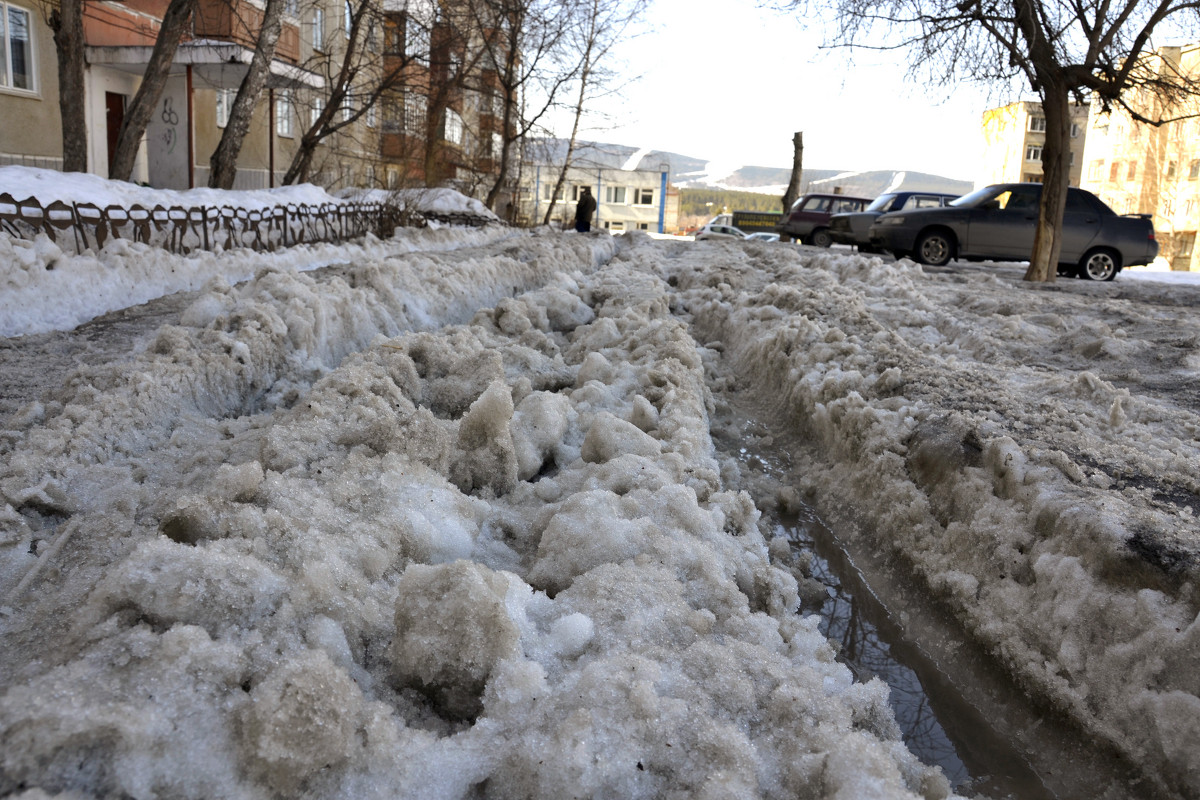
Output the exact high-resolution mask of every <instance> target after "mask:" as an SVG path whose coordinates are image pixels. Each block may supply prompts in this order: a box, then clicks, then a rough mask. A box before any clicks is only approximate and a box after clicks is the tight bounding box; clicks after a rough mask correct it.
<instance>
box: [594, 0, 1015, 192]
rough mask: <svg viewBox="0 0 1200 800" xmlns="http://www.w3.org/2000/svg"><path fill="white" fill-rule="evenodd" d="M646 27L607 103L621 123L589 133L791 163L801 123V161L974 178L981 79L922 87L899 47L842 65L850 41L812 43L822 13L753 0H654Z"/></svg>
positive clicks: (729, 157)
mask: <svg viewBox="0 0 1200 800" xmlns="http://www.w3.org/2000/svg"><path fill="white" fill-rule="evenodd" d="M645 30H646V31H647V32H646V33H644V34H643V35H642V36H640V37H638V38H636V39H635V40H633V41H632V42H630V43H629V44H627V45H626V46H625V48H624V49H623V53H622V55H623V56H624V57H625V58H626V59H627V61H628V64H629V70H630V72H632V73H637V72H639V71H641V72H643V77H642V78H641V80H640V81H638V82H636V83H634V84H632V85H630V86H629V87H627V88H626V89H625V90H624V91H622V92H621V93H620V99H619V102H618V103H614V104H613V105H612V108H613V113H614V116H616V117H617V118H618V119H617V120H616V121H619V122H620V123H621V124H620V125H619V126H618V127H616V128H615V129H612V130H595V131H592V132H590V133H589V134H587V136H588V138H594V139H596V140H599V141H607V142H614V143H617V144H625V145H631V146H635V147H648V148H653V149H656V150H666V151H670V152H675V153H679V154H681V155H687V156H694V157H696V158H703V159H706V160H709V161H717V162H720V163H722V164H726V163H729V164H731V165H733V167H734V168H736V167H737V166H742V165H754V166H774V167H790V166H791V164H792V134H793V133H794V132H795V131H803V132H804V163H805V166H807V167H809V168H813V169H838V170H872V169H896V170H911V171H918V172H928V173H933V174H937V175H942V176H945V177H949V178H956V179H962V180H974V179H975V178H976V173H977V169H976V163H977V161H978V159H979V155H980V150H981V144H982V140H981V138H980V132H979V122H980V118H981V116H982V114H983V111H984V110H985V109H986V108H987V107H988V105H989V100H988V98H987V94H986V93H985V92H984V91H983V90H982V89H981V88H980V87H977V86H974V85H969V84H963V85H960V86H958V87H955V88H951V89H946V88H934V89H930V90H928V91H927V90H926V89H925V88H924V87H922V86H919V85H917V84H915V83H914V82H913V81H911V80H910V79H908V78H907V77H906V75H905V73H906V62H905V60H904V55H903V54H879V53H870V52H866V51H856V52H855V53H854V55H853V58H854V63H853V64H852V65H848V64H847V61H848V59H849V58H850V56H851V54H850V53H849V52H847V51H846V50H822V49H820V47H819V46H820V44H821V42H822V39H823V33H822V30H821V25H820V23H819V22H815V21H807V22H806V21H805V20H803V19H801V18H800V17H798V16H790V17H789V16H779V15H777V14H775V13H773V12H770V11H765V10H762V9H759V8H757V7H756V4H755V2H754V0H721V2H714V1H713V0H653V2H652V6H651V8H650V10H649V13H648V15H647V18H646V25H645ZM991 104H998V103H995V102H992V103H991Z"/></svg>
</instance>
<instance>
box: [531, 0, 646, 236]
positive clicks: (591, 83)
mask: <svg viewBox="0 0 1200 800" xmlns="http://www.w3.org/2000/svg"><path fill="white" fill-rule="evenodd" d="M646 5H647V0H586V1H585V2H584V3H583V4H582V5H581V7H580V9H579V11H578V13H577V15H576V19H575V20H574V24H573V25H572V26H571V27H570V28H569V29H568V34H567V40H566V41H567V43H568V47H569V48H570V49H573V50H576V51H578V52H579V62H578V65H577V66H576V70H577V72H578V76H579V77H578V81H579V87H578V92H577V93H576V95H575V103H574V105H573V107H572V109H571V134H570V136H568V137H567V154H566V157H565V158H564V159H563V164H562V169H560V170H559V172H558V177H557V179H556V180H555V183H554V191H553V192H551V194H550V203H549V205H547V207H546V215H545V218H544V219H543V220H542V224H543V225H549V224H550V217H551V215H552V214H553V213H554V203H555V199H556V198H557V197H558V196H559V193H560V192H561V191H562V188H563V184H564V183H565V182H566V179H567V170H569V169H570V168H571V162H572V156H573V155H574V153H575V147H576V143H577V141H578V138H579V127H580V124H581V122H582V120H583V115H584V110H585V108H586V106H587V104H588V101H589V100H591V99H594V97H593V96H594V95H595V94H597V89H598V88H603V87H604V86H605V85H607V84H608V82H609V81H610V80H611V79H612V73H611V72H609V71H607V70H605V69H604V66H603V64H604V60H605V58H606V56H608V55H609V54H610V53H611V52H612V49H613V47H614V46H615V45H616V44H617V43H618V42H619V41H621V39H622V38H623V37H624V36H625V33H626V31H627V30H628V29H629V27H630V25H632V24H633V23H634V22H635V21H636V20H637V19H638V17H640V16H641V14H642V12H643V11H644V10H645V8H646ZM597 200H599V198H597Z"/></svg>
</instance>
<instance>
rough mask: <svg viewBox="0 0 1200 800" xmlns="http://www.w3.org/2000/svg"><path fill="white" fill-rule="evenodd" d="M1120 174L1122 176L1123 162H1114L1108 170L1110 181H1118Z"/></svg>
mask: <svg viewBox="0 0 1200 800" xmlns="http://www.w3.org/2000/svg"><path fill="white" fill-rule="evenodd" d="M1120 174H1121V162H1120V161H1114V162H1112V164H1111V165H1110V166H1109V168H1108V179H1109V180H1110V181H1115V180H1116V179H1117V176H1118V175H1120Z"/></svg>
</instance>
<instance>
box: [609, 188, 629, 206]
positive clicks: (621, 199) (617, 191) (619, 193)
mask: <svg viewBox="0 0 1200 800" xmlns="http://www.w3.org/2000/svg"><path fill="white" fill-rule="evenodd" d="M604 202H606V203H615V204H616V205H625V187H624V186H609V187H608V188H607V189H605V190H604Z"/></svg>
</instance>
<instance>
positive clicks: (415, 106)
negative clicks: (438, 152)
mask: <svg viewBox="0 0 1200 800" xmlns="http://www.w3.org/2000/svg"><path fill="white" fill-rule="evenodd" d="M427 110H428V101H427V100H426V99H425V96H424V95H421V94H409V95H407V96H406V97H405V98H404V132H405V133H407V134H409V135H410V136H411V135H424V133H425V116H426V113H427Z"/></svg>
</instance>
